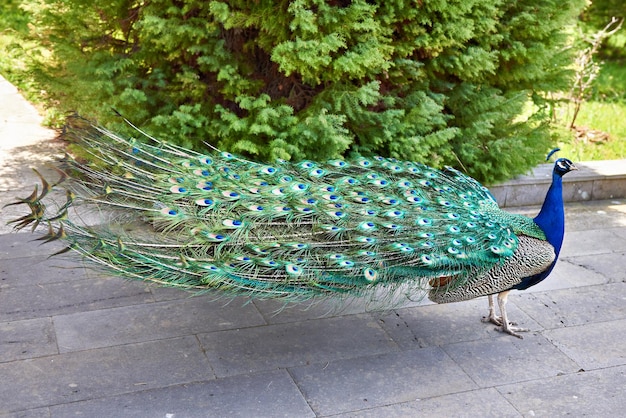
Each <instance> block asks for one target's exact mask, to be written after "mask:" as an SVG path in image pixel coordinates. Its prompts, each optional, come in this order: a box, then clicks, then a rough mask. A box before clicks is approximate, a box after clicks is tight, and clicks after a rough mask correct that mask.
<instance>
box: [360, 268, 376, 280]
mask: <svg viewBox="0 0 626 418" xmlns="http://www.w3.org/2000/svg"><path fill="white" fill-rule="evenodd" d="M363 277H365V280H367V281H368V282H373V281H375V280H376V279H377V278H378V272H377V271H376V270H374V269H370V268H366V269H365V270H363Z"/></svg>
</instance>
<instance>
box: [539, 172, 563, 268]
mask: <svg viewBox="0 0 626 418" xmlns="http://www.w3.org/2000/svg"><path fill="white" fill-rule="evenodd" d="M534 221H535V223H536V224H537V225H539V227H540V228H541V229H542V230H543V232H544V233H545V234H546V238H547V240H548V242H549V243H550V244H552V246H553V247H554V252H555V253H556V256H557V257H558V256H559V253H560V252H561V245H562V244H563V235H564V234H565V211H564V210H563V179H562V178H561V176H559V175H558V174H556V173H553V174H552V184H551V185H550V189H549V190H548V194H547V195H546V199H545V200H544V202H543V206H542V207H541V211H540V212H539V214H538V215H537V216H536V217H535V219H534Z"/></svg>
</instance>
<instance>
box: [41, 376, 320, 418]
mask: <svg viewBox="0 0 626 418" xmlns="http://www.w3.org/2000/svg"><path fill="white" fill-rule="evenodd" d="M104 411H106V412H104ZM76 416H83V417H105V416H106V417H171V418H179V417H180V418H183V417H189V418H193V417H242V418H244V417H245V418H248V417H259V418H260V417H303V418H305V417H312V416H314V413H313V411H312V410H311V409H310V408H309V406H308V405H307V403H306V401H305V400H304V397H303V396H302V394H301V393H300V391H299V390H298V388H297V387H296V385H295V384H294V383H293V380H292V379H291V377H290V376H289V374H288V373H287V372H286V371H285V370H280V371H273V372H267V373H258V374H253V375H246V376H234V377H229V378H225V379H219V380H212V381H205V382H197V383H190V384H185V385H178V386H173V387H167V388H163V389H155V390H148V391H142V392H137V393H132V394H127V395H121V396H115V397H107V398H101V399H94V400H89V401H83V402H75V403H71V404H65V405H59V406H53V407H52V408H51V417H52V418H65V417H67V418H69V417H76Z"/></svg>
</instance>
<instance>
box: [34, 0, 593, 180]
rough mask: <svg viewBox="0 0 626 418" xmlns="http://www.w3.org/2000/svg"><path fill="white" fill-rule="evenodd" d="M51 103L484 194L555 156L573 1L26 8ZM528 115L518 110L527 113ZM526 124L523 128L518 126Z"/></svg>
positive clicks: (37, 3) (179, 137)
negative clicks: (417, 174)
mask: <svg viewBox="0 0 626 418" xmlns="http://www.w3.org/2000/svg"><path fill="white" fill-rule="evenodd" d="M28 4H29V10H30V11H31V12H32V14H33V17H32V19H33V20H32V22H31V23H32V27H33V28H35V31H34V33H33V36H35V37H37V38H38V39H40V40H42V41H43V40H45V42H47V47H48V48H49V49H50V50H51V51H52V53H53V59H52V60H50V61H47V62H45V65H44V64H43V62H42V61H39V63H38V64H36V65H35V69H36V70H37V72H36V74H37V77H38V80H39V81H40V82H41V83H42V85H44V86H45V87H46V90H47V91H48V93H49V94H50V98H51V99H53V100H56V101H58V102H59V103H60V105H61V106H62V108H63V109H65V110H77V111H79V112H80V113H82V114H83V115H85V116H89V117H94V118H96V119H98V120H99V122H100V123H103V124H105V125H107V126H109V127H111V128H113V129H123V126H122V125H123V124H122V123H121V122H120V121H119V118H116V116H115V115H114V113H113V112H112V111H111V110H110V109H111V108H115V109H117V110H118V111H120V112H121V113H122V114H123V115H125V116H126V117H127V118H128V119H130V120H132V121H133V122H135V123H136V124H138V125H140V126H141V127H142V128H143V129H145V130H147V131H148V132H150V133H152V134H153V135H156V136H159V137H161V138H166V139H168V140H171V141H173V142H177V143H179V144H181V145H185V146H192V147H196V148H201V147H203V142H204V141H206V142H209V143H212V144H213V145H215V146H217V147H219V148H222V149H225V150H228V151H231V152H235V153H239V154H242V155H244V156H246V157H249V158H254V159H259V160H271V159H275V158H283V159H287V160H289V159H305V158H306V159H326V158H334V157H338V156H350V155H352V154H365V155H371V154H380V155H384V156H391V157H397V158H401V159H410V160H416V161H422V162H426V163H429V164H431V165H435V166H441V165H444V164H449V165H453V166H457V167H460V168H462V169H464V170H466V171H468V172H469V174H471V175H473V176H475V177H477V178H479V179H480V180H482V181H485V182H493V181H496V180H499V179H502V178H505V177H510V176H512V175H514V174H517V173H521V172H523V171H525V170H527V169H528V168H529V167H530V166H532V165H534V164H536V163H537V161H539V159H540V158H541V157H542V156H543V155H544V154H545V151H546V150H547V149H549V147H550V145H551V139H550V137H549V131H548V129H547V126H546V121H547V120H548V115H547V112H546V111H545V106H544V104H545V103H543V101H542V99H541V97H542V95H543V94H544V93H546V92H550V91H556V90H561V89H563V88H565V86H567V85H568V80H567V74H566V72H565V66H566V65H567V64H568V63H569V62H570V61H569V60H570V59H571V57H570V51H569V50H568V49H567V48H564V45H565V43H566V40H567V38H566V34H565V33H566V29H567V28H568V27H569V26H570V25H571V24H572V23H573V21H574V19H575V18H576V16H577V14H578V13H579V11H580V9H581V7H582V4H583V1H582V0H576V1H571V2H561V1H557V0H520V1H517V2H510V1H504V0H500V1H484V0H456V1H436V0H429V1H423V2H406V1H399V0H398V1H385V2H366V1H341V0H335V1H321V0H295V1H265V0H260V1H255V2H245V1H228V2H226V1H208V2H207V1H198V0H188V1H173V0H151V1H149V2H139V1H132V0H111V1H109V2H91V1H86V0H63V1H62V0H29V3H28ZM529 99H532V100H533V101H534V102H535V103H536V105H537V106H535V107H533V110H532V111H530V112H529V111H528V106H527V104H528V101H529ZM525 111H526V113H525V116H523V117H522V116H521V115H523V114H524V112H525Z"/></svg>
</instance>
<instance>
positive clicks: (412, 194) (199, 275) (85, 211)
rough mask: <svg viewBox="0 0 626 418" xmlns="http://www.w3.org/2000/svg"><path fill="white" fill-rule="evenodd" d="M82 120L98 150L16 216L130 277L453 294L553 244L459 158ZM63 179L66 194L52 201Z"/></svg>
mask: <svg viewBox="0 0 626 418" xmlns="http://www.w3.org/2000/svg"><path fill="white" fill-rule="evenodd" d="M82 125H83V126H80V127H77V128H75V129H74V130H73V131H72V133H73V135H74V136H75V137H76V138H78V140H79V141H80V143H81V144H82V146H83V147H84V148H85V149H86V150H88V152H89V153H90V154H91V155H92V156H93V159H94V160H95V163H92V164H82V163H79V162H78V161H76V160H74V159H72V158H69V157H68V158H67V159H66V161H65V165H64V167H63V169H62V170H61V169H59V175H60V179H59V181H57V182H56V183H54V184H50V183H49V182H47V181H46V180H45V179H43V177H42V186H43V187H42V190H41V192H39V191H38V189H37V188H35V191H34V192H33V194H32V195H31V196H29V197H27V198H25V199H21V200H20V201H18V202H16V204H18V203H23V204H26V205H28V206H29V207H30V208H31V212H32V213H31V214H28V215H25V216H24V217H22V218H20V219H17V220H15V221H13V222H14V223H15V224H16V227H17V228H18V229H21V228H24V227H26V226H28V225H33V226H35V227H36V226H37V225H39V224H43V225H47V226H48V228H49V230H48V234H47V235H46V236H45V237H44V238H45V239H46V240H54V239H63V240H64V241H66V242H67V248H66V249H65V250H63V251H61V252H64V251H67V250H74V251H77V252H79V253H81V254H82V255H83V256H84V257H86V258H87V259H89V260H91V261H92V262H94V263H95V264H96V265H98V266H100V267H103V268H106V269H107V270H108V271H110V272H112V273H113V274H116V275H119V276H122V277H125V278H131V279H138V280H143V281H148V282H155V283H158V284H160V285H164V286H173V287H179V288H184V289H187V290H190V291H195V292H205V291H208V290H213V289H216V290H220V291H224V292H227V293H230V294H247V295H251V296H255V297H273V298H285V299H290V300H303V299H310V298H312V297H315V296H320V295H339V296H342V295H343V296H350V297H352V296H366V295H368V294H369V295H371V294H374V293H375V292H376V290H377V289H384V290H385V291H389V290H395V289H400V288H402V289H409V292H410V293H411V297H416V295H419V294H421V295H425V294H426V292H427V291H429V290H430V291H431V298H432V297H435V299H436V298H437V297H438V298H439V299H440V301H444V302H445V301H452V300H460V299H459V298H458V297H457V296H455V295H456V294H461V296H463V295H465V298H468V297H467V296H468V293H467V291H466V289H478V290H476V292H475V293H480V294H479V295H484V294H492V293H495V292H498V291H503V290H505V289H506V288H508V287H510V284H507V283H505V284H501V285H499V286H500V288H499V289H497V288H494V286H493V283H492V282H493V278H494V277H499V276H497V272H503V273H502V276H505V275H506V274H505V273H506V272H507V268H509V267H508V266H510V265H511V263H513V264H514V263H516V262H519V260H518V258H519V257H520V251H518V250H519V249H520V248H526V247H528V246H529V245H530V247H533V248H534V247H536V248H538V250H537V251H538V252H539V254H540V255H542V254H544V253H546V252H545V251H543V250H541V248H543V247H541V246H542V245H543V246H544V247H545V246H549V244H548V243H547V242H546V236H545V235H544V232H543V231H542V229H541V228H539V227H538V226H537V224H536V223H535V222H533V220H532V219H530V218H527V217H524V216H521V215H515V214H510V213H507V212H504V211H502V210H500V209H499V208H498V205H497V203H496V201H495V199H494V197H493V196H492V195H491V194H490V193H489V191H488V190H487V189H486V188H485V187H484V186H482V185H481V184H480V183H478V182H477V181H476V180H474V179H472V178H470V177H468V176H466V175H464V174H463V173H461V172H459V171H457V170H455V169H453V168H449V167H448V168H445V169H444V170H441V171H440V170H436V169H434V168H431V167H429V166H427V165H424V164H419V163H414V162H408V161H398V160H396V159H390V158H382V157H373V158H356V159H354V160H350V161H344V160H331V161H327V162H313V161H300V162H297V163H291V162H287V161H276V162H274V163H272V164H262V163H257V162H252V161H248V160H246V159H244V158H241V157H238V156H236V155H233V154H230V153H228V152H221V151H219V150H215V149H212V150H210V152H207V153H204V154H202V153H197V152H194V151H191V150H188V149H184V148H181V147H178V146H175V145H171V144H168V143H166V142H164V141H160V140H157V139H155V138H152V137H150V136H148V135H147V134H145V133H143V132H142V131H140V130H137V136H138V138H139V139H141V141H140V140H139V139H137V138H130V139H127V138H123V137H121V136H119V135H117V134H115V133H113V132H111V131H109V130H107V129H104V128H102V127H99V126H96V125H93V124H90V123H87V122H83V124H82ZM57 189H65V191H66V199H65V201H64V202H60V203H57V204H51V203H50V202H49V197H50V195H51V193H50V191H51V190H57ZM94 214H95V217H96V218H97V222H96V223H95V224H94V222H90V221H89V218H90V217H91V218H93V217H94ZM139 223H141V224H147V225H149V226H150V228H146V227H145V226H144V227H138V226H137V225H138V224H139ZM529 240H530V241H529ZM531 241H532V243H531V244H529V242H531ZM516 254H517V255H516ZM524 254H525V255H526V256H527V257H528V258H529V260H531V261H532V260H533V259H534V258H536V257H535V256H536V254H535V253H532V251H531V253H528V251H524ZM551 254H552V255H553V253H551ZM516 257H517V258H516ZM544 258H545V257H544ZM540 261H541V263H542V264H541V267H537V269H540V268H545V263H546V260H543V259H541V260H540ZM549 262H552V259H550V260H549ZM486 277H489V278H490V280H491V281H490V282H489V283H487V282H486V281H485V278H486ZM485 283H487V284H485ZM503 283H504V282H503ZM507 286H508V287H507ZM403 291H404V290H403ZM455 292H456V293H455ZM445 295H448V296H447V297H446V296H445ZM472 295H473V296H476V295H475V294H474V293H472ZM473 296H472V297H473Z"/></svg>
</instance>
